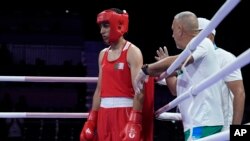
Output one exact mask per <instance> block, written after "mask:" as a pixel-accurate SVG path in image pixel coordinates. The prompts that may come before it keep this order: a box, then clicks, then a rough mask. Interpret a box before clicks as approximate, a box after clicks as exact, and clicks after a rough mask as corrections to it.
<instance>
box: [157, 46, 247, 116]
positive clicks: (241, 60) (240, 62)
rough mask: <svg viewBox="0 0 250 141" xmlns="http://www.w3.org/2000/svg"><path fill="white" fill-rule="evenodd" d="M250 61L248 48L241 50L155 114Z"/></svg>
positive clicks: (169, 107)
mask: <svg viewBox="0 0 250 141" xmlns="http://www.w3.org/2000/svg"><path fill="white" fill-rule="evenodd" d="M249 62H250V49H248V50H246V51H245V52H243V53H242V54H241V55H240V56H238V57H237V58H236V59H235V61H233V62H232V63H231V64H228V65H227V66H225V67H224V68H222V69H221V70H219V71H218V72H216V73H214V74H213V75H211V76H210V77H208V78H207V79H204V80H203V81H201V82H200V83H199V84H197V85H195V86H193V87H191V88H190V89H189V90H187V91H186V92H185V93H184V94H181V95H180V96H178V97H176V98H175V99H174V100H173V101H171V102H169V103H168V104H166V105H165V106H163V107H162V108H160V109H159V110H157V111H156V113H157V114H156V115H159V114H161V113H163V112H165V111H168V110H170V109H172V108H174V107H176V106H177V105H178V104H179V103H180V102H182V101H183V100H185V99H187V98H188V97H189V93H191V94H193V95H196V94H198V93H200V92H201V91H203V90H204V89H206V88H208V87H210V86H211V85H213V84H214V83H216V82H217V81H219V80H220V79H222V78H224V77H225V76H227V75H229V74H230V73H232V72H233V71H235V70H236V69H238V68H241V67H243V66H245V65H247V64H248V63H249Z"/></svg>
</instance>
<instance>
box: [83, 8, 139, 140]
mask: <svg viewBox="0 0 250 141" xmlns="http://www.w3.org/2000/svg"><path fill="white" fill-rule="evenodd" d="M97 24H98V25H99V26H100V34H101V36H102V38H103V41H104V42H105V43H106V44H107V45H108V47H107V48H105V49H103V50H102V51H101V52H100V53H99V59H98V62H99V76H98V82H97V87H96V90H95V93H94V96H93V103H92V109H91V111H90V112H89V116H88V119H87V121H86V122H85V124H84V126H83V129H82V131H81V134H80V141H93V140H95V141H96V140H97V141H142V140H143V135H142V109H143V104H144V103H143V101H144V93H140V94H135V92H134V87H133V86H134V84H133V82H134V79H135V76H136V74H137V73H139V71H140V69H141V67H142V64H143V57H142V53H141V51H140V49H139V48H138V47H137V46H135V45H134V44H132V43H131V42H129V41H127V40H126V39H125V38H124V34H125V33H126V32H127V31H128V24H129V15H128V13H126V11H122V10H120V9H116V8H111V9H107V10H104V11H102V12H101V13H99V14H98V15H97Z"/></svg>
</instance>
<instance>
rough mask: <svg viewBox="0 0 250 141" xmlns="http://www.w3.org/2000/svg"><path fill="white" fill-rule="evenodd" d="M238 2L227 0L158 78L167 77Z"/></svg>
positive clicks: (238, 0)
mask: <svg viewBox="0 0 250 141" xmlns="http://www.w3.org/2000/svg"><path fill="white" fill-rule="evenodd" d="M239 2H240V0H227V1H226V2H225V3H224V4H223V5H222V6H221V8H220V9H219V10H218V11H217V12H216V14H215V15H214V16H213V18H212V19H211V22H210V23H209V24H208V25H207V27H206V28H205V29H203V30H202V31H201V32H199V34H198V35H197V36H196V37H195V38H193V39H192V40H191V41H190V44H189V46H188V47H186V48H185V49H184V50H183V51H182V52H181V54H180V55H179V57H178V58H177V59H176V60H175V61H174V62H173V63H172V64H171V65H170V67H169V68H168V69H167V70H166V71H165V72H164V73H162V75H161V76H160V77H159V80H161V79H163V78H165V77H167V76H168V75H170V74H172V73H173V72H174V71H175V70H176V69H177V68H178V67H179V66H180V65H181V64H182V62H184V60H185V59H186V58H187V57H188V56H189V51H190V50H192V51H193V50H195V48H196V47H197V46H198V45H199V43H200V42H201V41H202V40H203V39H204V38H205V37H207V36H208V35H209V33H211V32H212V30H213V29H215V28H216V27H217V26H218V25H219V23H220V22H221V21H222V20H223V19H224V18H225V17H226V16H227V15H228V14H229V13H230V12H231V11H232V10H233V9H234V7H235V6H236V5H237V4H238V3H239Z"/></svg>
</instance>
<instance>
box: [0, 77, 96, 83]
mask: <svg viewBox="0 0 250 141" xmlns="http://www.w3.org/2000/svg"><path fill="white" fill-rule="evenodd" d="M97 80H98V77H48V76H42V77H39V76H0V82H1V81H2V82H63V83H66V82H68V83H82V82H88V83H96V82H97Z"/></svg>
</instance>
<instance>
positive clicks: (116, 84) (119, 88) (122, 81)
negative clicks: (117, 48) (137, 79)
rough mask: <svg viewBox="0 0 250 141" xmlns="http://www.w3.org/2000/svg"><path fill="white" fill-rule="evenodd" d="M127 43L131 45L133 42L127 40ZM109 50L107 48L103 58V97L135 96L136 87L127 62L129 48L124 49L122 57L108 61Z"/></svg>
mask: <svg viewBox="0 0 250 141" xmlns="http://www.w3.org/2000/svg"><path fill="white" fill-rule="evenodd" d="M126 44H129V45H130V44H131V43H130V42H127V43H126ZM123 48H124V47H123ZM128 48H129V47H128ZM108 51H109V49H107V50H106V52H105V54H104V56H103V60H102V82H101V84H102V87H101V97H131V98H133V97H134V89H133V85H132V81H131V73H130V68H129V66H128V62H127V52H128V49H125V50H123V51H122V52H121V55H120V57H119V58H118V59H117V60H114V61H108Z"/></svg>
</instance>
